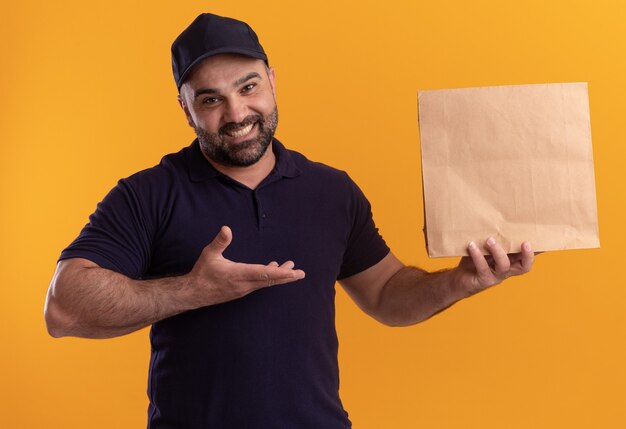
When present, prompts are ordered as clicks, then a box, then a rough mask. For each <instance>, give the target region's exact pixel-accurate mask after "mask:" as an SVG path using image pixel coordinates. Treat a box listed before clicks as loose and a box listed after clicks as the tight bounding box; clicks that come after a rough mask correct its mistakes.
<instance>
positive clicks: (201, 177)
mask: <svg viewBox="0 0 626 429" xmlns="http://www.w3.org/2000/svg"><path fill="white" fill-rule="evenodd" d="M271 148H272V150H273V151H274V155H275V156H276V165H275V166H274V169H273V170H272V172H271V173H270V174H269V176H272V175H275V174H278V176H279V177H296V176H298V175H300V173H301V170H300V169H299V168H298V166H297V165H296V162H295V161H294V159H293V156H292V155H291V153H290V152H289V151H288V150H287V149H286V148H285V146H283V144H282V143H281V142H279V141H278V139H276V138H274V139H273V140H272V147H271ZM187 149H188V150H187V156H186V159H185V162H186V164H187V169H188V171H189V178H190V179H191V181H192V182H202V181H205V180H209V179H212V178H215V177H222V176H225V175H224V174H222V173H220V172H219V171H217V170H216V169H215V167H213V166H212V165H211V163H210V162H209V161H207V159H206V158H205V157H204V155H203V154H202V151H201V150H200V144H199V143H198V139H195V140H194V141H193V143H191V145H190V146H189V147H188V148H187Z"/></svg>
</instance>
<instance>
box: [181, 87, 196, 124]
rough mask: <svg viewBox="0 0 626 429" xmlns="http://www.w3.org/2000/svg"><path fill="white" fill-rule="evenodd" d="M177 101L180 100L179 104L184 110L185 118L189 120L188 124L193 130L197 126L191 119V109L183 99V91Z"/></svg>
mask: <svg viewBox="0 0 626 429" xmlns="http://www.w3.org/2000/svg"><path fill="white" fill-rule="evenodd" d="M182 89H183V88H181V90H182ZM177 100H178V104H179V105H180V107H181V109H183V112H185V117H186V118H187V123H188V124H189V126H190V127H191V128H194V127H195V124H194V122H193V118H192V117H191V112H190V111H189V107H187V103H186V102H185V98H184V97H183V93H182V91H181V93H180V94H178V97H177Z"/></svg>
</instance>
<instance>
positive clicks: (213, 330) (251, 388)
mask: <svg viewBox="0 0 626 429" xmlns="http://www.w3.org/2000/svg"><path fill="white" fill-rule="evenodd" d="M272 149H273V150H274V153H275V155H276V166H275V168H274V169H273V171H272V172H271V173H270V174H269V175H268V176H267V177H266V178H265V179H264V180H263V182H261V183H260V184H259V186H258V187H257V188H256V189H254V190H252V189H249V188H248V187H246V186H245V185H243V184H241V183H238V182H236V181H234V180H232V179H230V178H229V177H227V176H225V175H223V174H221V173H219V172H218V171H217V170H215V168H213V167H212V166H211V164H210V163H209V162H208V161H207V160H206V159H205V158H204V157H203V155H202V153H201V151H200V148H199V146H198V143H197V141H194V142H193V143H192V144H191V145H190V146H189V147H186V148H184V149H182V150H181V151H180V152H178V153H175V154H170V155H167V156H165V157H164V158H163V159H162V160H161V163H160V164H159V165H157V166H155V167H153V168H150V169H147V170H144V171H141V172H139V173H137V174H134V175H133V176H131V177H128V178H126V179H122V180H120V181H119V183H118V184H117V186H116V187H115V188H113V190H111V192H110V193H109V194H108V195H107V196H106V197H105V198H104V200H103V201H102V202H100V203H99V204H98V207H97V209H96V211H95V212H94V213H93V214H92V215H91V216H90V218H89V223H88V224H87V225H86V226H85V227H84V229H83V230H82V231H81V233H80V235H79V236H78V238H76V240H74V242H73V243H71V244H70V246H69V247H68V248H66V249H65V250H64V251H63V253H62V254H61V257H60V259H67V258H76V257H80V258H86V259H89V260H91V261H93V262H95V263H97V264H98V265H100V266H101V267H104V268H107V269H110V270H114V271H116V272H120V273H122V274H124V275H126V276H128V277H131V278H133V279H147V278H155V277H164V276H172V275H179V274H183V273H187V272H189V271H190V270H191V268H192V267H193V265H194V263H195V261H196V259H197V258H198V256H199V255H200V253H201V251H202V249H203V248H204V247H205V246H206V245H207V244H209V243H210V242H211V241H212V240H213V238H214V237H215V236H216V235H217V233H218V231H219V229H220V227H221V226H222V225H228V226H230V228H231V229H232V231H233V242H232V244H231V245H230V246H229V247H228V248H227V249H226V251H225V252H224V256H225V257H226V258H228V259H232V260H234V261H237V262H247V263H260V264H267V263H269V262H271V261H278V262H279V263H282V262H284V261H286V260H293V261H294V262H295V264H296V267H297V268H300V269H302V270H304V271H305V272H306V277H305V278H304V279H302V280H299V281H297V282H293V283H289V284H285V285H280V286H273V287H270V288H264V289H261V290H258V291H255V292H253V293H251V294H249V295H247V296H245V297H243V298H240V299H237V300H234V301H230V302H227V303H223V304H218V305H213V306H208V307H203V308H200V309H197V310H193V311H187V312H185V313H181V314H179V315H177V316H174V317H170V318H168V319H164V320H162V321H159V322H157V323H155V324H154V325H153V326H152V330H151V332H150V341H151V346H152V350H151V359H150V373H149V380H148V396H149V398H150V406H149V410H148V420H149V423H148V427H149V428H151V429H170V428H171V429H173V428H177V429H180V428H185V429H194V428H198V429H200V428H202V429H207V428H255V429H256V428H259V429H261V428H317V429H335V428H337V429H338V428H349V427H350V421H349V419H348V415H347V413H346V412H345V410H344V409H343V406H342V404H341V401H340V399H339V394H338V390H339V373H338V364H337V348H338V342H337V334H336V331H335V305H334V298H335V282H336V280H338V279H342V278H345V277H348V276H351V275H353V274H356V273H359V272H361V271H363V270H365V269H367V268H369V267H371V266H372V265H375V264H376V263H377V262H379V261H380V260H381V259H382V258H383V257H385V255H387V253H388V252H389V249H388V247H387V246H386V245H385V242H384V240H383V239H382V237H381V236H380V235H379V233H378V230H377V229H376V227H375V225H374V222H373V220H372V213H371V208H370V205H369V203H368V201H367V199H366V198H365V197H364V195H363V194H362V192H361V191H360V190H359V188H358V187H357V186H356V185H355V184H354V182H353V181H352V180H351V179H350V178H349V177H348V175H347V174H346V173H344V172H342V171H339V170H336V169H333V168H330V167H328V166H325V165H323V164H320V163H315V162H311V161H309V160H308V159H306V158H305V157H304V156H303V155H301V154H299V153H297V152H293V151H289V150H287V149H285V148H284V147H283V145H282V144H281V143H280V142H278V140H276V139H274V141H273V143H272Z"/></svg>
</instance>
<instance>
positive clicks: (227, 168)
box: [46, 14, 534, 429]
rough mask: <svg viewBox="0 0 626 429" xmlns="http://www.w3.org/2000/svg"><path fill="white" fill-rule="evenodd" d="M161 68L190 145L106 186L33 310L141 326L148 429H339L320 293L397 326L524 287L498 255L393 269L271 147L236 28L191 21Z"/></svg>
mask: <svg viewBox="0 0 626 429" xmlns="http://www.w3.org/2000/svg"><path fill="white" fill-rule="evenodd" d="M172 59H173V68H174V77H175V80H176V84H177V86H178V88H179V91H180V96H179V98H178V101H179V103H180V105H181V107H182V109H183V111H184V112H185V115H186V118H187V121H188V123H189V125H190V126H192V127H193V128H194V130H195V132H196V134H197V137H198V138H197V140H195V141H194V142H193V143H192V144H191V145H190V146H188V147H186V148H184V149H182V150H181V151H180V152H178V153H175V154H170V155H167V156H165V157H164V158H163V159H162V161H161V163H160V164H159V165H157V166H155V167H153V168H150V169H147V170H144V171H141V172H139V173H137V174H134V175H132V176H130V177H128V178H126V179H123V180H120V182H119V183H118V185H117V186H116V187H115V188H114V189H113V190H111V192H110V193H109V194H108V195H107V196H106V197H105V198H104V200H103V201H102V202H101V203H100V204H99V205H98V207H97V209H96V211H95V213H94V214H93V215H92V216H91V217H90V220H89V223H88V224H87V225H86V226H85V228H84V229H83V230H82V232H81V233H80V235H79V236H78V238H77V239H76V240H74V242H73V243H72V244H71V245H70V246H69V247H68V248H66V249H65V250H64V251H63V253H62V254H61V257H60V258H59V263H58V266H57V270H56V273H55V275H54V278H53V280H52V283H51V286H50V289H49V292H48V298H47V301H46V322H47V325H48V330H49V332H50V334H51V335H53V336H55V337H60V336H67V335H73V336H79V337H87V338H106V337H115V336H118V335H124V334H127V333H129V332H133V331H135V330H137V329H141V328H143V327H145V326H148V325H152V330H151V333H150V340H151V346H152V354H151V360H150V373H149V381H148V395H149V398H150V405H149V410H148V426H149V427H150V428H153V429H156V428H158V429H168V428H185V429H191V428H198V429H199V428H203V429H205V428H318V429H338V428H349V427H351V423H350V420H349V419H348V415H347V413H346V411H345V410H344V409H343V406H342V404H341V401H340V399H339V394H338V390H339V374H338V363H337V346H338V344H337V335H336V332H335V324H334V315H335V314H334V313H335V308H334V297H335V289H334V288H335V282H336V281H337V280H338V281H339V282H340V284H341V285H342V286H343V287H344V288H345V290H346V291H347V292H348V294H349V295H350V296H351V297H352V298H353V299H354V301H355V302H356V303H357V304H358V306H359V307H360V308H361V309H362V310H363V311H365V312H366V313H367V314H369V315H370V316H372V317H374V318H375V319H377V320H379V321H380V322H382V323H385V324H388V325H394V326H396V325H411V324H414V323H417V322H419V321H422V320H424V319H426V318H428V317H430V316H432V315H433V314H435V313H437V312H438V311H441V310H442V309H445V308H447V307H448V306H450V305H451V304H453V303H454V302H455V301H458V300H459V299H462V298H465V297H468V296H470V295H472V294H475V293H477V292H479V291H481V290H483V289H485V288H487V287H489V286H492V285H495V284H497V283H499V282H501V281H502V280H504V279H506V278H507V277H509V276H511V275H517V274H521V273H525V272H527V271H529V270H530V268H531V266H532V263H533V259H534V254H533V252H532V251H531V248H530V244H529V243H527V242H525V243H522V246H521V248H522V252H521V253H520V254H515V255H507V254H506V253H505V252H504V251H503V249H502V248H501V247H500V246H499V245H498V244H497V243H496V242H495V241H494V240H493V239H488V240H486V242H485V246H486V250H487V251H488V253H489V254H490V255H489V256H488V257H484V256H483V255H482V252H481V250H480V249H479V247H478V246H477V245H476V244H474V243H469V245H468V253H469V257H465V258H463V259H461V262H460V263H459V265H458V266H457V267H456V268H454V269H451V270H447V271H443V272H438V273H433V274H430V273H426V272H424V271H422V270H420V269H418V268H413V267H407V266H405V265H403V264H402V263H401V262H400V261H398V259H396V257H395V256H394V255H393V253H391V252H390V251H389V248H388V247H387V246H386V244H385V242H384V241H383V239H382V238H381V236H380V235H379V233H378V230H377V229H376V227H375V225H374V222H373V220H372V214H371V209H370V205H369V203H368V202H367V200H366V198H365V197H364V195H363V194H362V193H361V191H360V190H359V188H358V187H357V186H356V185H355V184H354V183H353V182H352V181H351V180H350V178H349V177H348V176H347V175H346V174H345V173H344V172H341V171H338V170H335V169H333V168H330V167H328V166H325V165H323V164H319V163H315V162H311V161H309V160H308V159H307V158H305V157H304V156H303V155H301V154H299V153H296V152H293V151H290V150H288V149H286V148H285V147H284V146H283V145H282V144H281V143H280V142H279V141H278V140H276V139H275V138H274V131H275V129H276V126H277V122H278V113H277V110H276V102H275V91H276V82H275V75H274V70H273V69H272V68H270V67H269V65H268V61H267V57H266V55H265V53H264V51H263V48H262V47H261V45H260V44H259V41H258V39H257V36H256V34H255V33H254V32H253V31H252V29H251V28H250V27H249V26H248V25H247V24H245V23H243V22H240V21H237V20H233V19H230V18H223V17H219V16H215V15H211V14H203V15H200V16H199V17H198V18H197V19H196V20H195V21H194V22H193V23H192V24H191V25H190V26H189V27H188V28H187V29H186V30H185V31H184V32H183V33H182V34H181V35H180V36H179V37H178V38H177V39H176V41H175V42H174V44H173V45H172ZM296 267H297V269H296ZM305 273H306V274H305Z"/></svg>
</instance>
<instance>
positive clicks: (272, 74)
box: [266, 67, 276, 99]
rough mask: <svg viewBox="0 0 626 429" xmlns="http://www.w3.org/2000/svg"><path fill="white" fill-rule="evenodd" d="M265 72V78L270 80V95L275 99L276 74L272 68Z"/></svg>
mask: <svg viewBox="0 0 626 429" xmlns="http://www.w3.org/2000/svg"><path fill="white" fill-rule="evenodd" d="M266 70H267V77H268V78H269V80H270V86H271V87H272V94H274V99H276V72H275V71H274V68H273V67H270V68H268V69H266Z"/></svg>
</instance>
